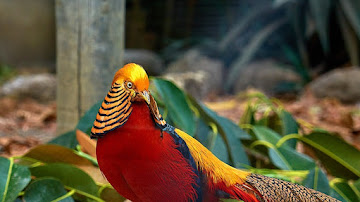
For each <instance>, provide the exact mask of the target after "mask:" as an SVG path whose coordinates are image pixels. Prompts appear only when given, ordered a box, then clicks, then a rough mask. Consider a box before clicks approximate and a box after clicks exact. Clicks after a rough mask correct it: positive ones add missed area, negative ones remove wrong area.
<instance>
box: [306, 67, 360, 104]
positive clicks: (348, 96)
mask: <svg viewBox="0 0 360 202" xmlns="http://www.w3.org/2000/svg"><path fill="white" fill-rule="evenodd" d="M309 87H310V90H311V91H312V92H313V93H314V95H315V96H316V97H319V98H323V97H331V98H336V99H338V100H340V101H342V102H346V103H355V102H359V101H360V69H359V67H354V68H346V69H344V68H341V69H335V70H332V71H330V72H328V73H326V74H323V75H322V76H320V77H319V78H317V79H315V80H314V81H312V82H311V83H310V84H309Z"/></svg>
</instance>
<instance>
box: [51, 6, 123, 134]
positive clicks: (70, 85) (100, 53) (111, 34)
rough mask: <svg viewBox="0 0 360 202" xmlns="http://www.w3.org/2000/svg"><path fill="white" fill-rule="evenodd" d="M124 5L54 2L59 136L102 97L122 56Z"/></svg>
mask: <svg viewBox="0 0 360 202" xmlns="http://www.w3.org/2000/svg"><path fill="white" fill-rule="evenodd" d="M124 13H125V0H56V23H57V24H56V27H57V78H58V83H57V133H58V134H61V133H63V132H66V131H69V130H72V129H74V127H75V126H76V124H77V122H78V121H79V119H80V117H81V116H82V115H83V114H84V112H86V110H88V109H89V108H90V107H91V106H92V105H93V104H94V103H96V102H98V101H100V100H101V99H103V98H104V96H105V95H106V93H107V91H108V90H109V88H110V85H111V80H112V77H113V75H114V73H115V72H116V70H117V69H118V68H119V67H121V66H122V63H123V58H122V56H123V52H124V21H125V15H124Z"/></svg>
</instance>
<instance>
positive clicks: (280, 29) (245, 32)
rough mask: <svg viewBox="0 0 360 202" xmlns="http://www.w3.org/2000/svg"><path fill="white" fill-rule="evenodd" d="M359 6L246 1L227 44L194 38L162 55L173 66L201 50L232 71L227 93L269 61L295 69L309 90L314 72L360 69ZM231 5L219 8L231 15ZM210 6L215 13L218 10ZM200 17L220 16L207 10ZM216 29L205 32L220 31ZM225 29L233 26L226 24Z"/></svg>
mask: <svg viewBox="0 0 360 202" xmlns="http://www.w3.org/2000/svg"><path fill="white" fill-rule="evenodd" d="M359 2H360V1H358V0H272V1H266V0H257V1H250V0H244V1H241V2H240V3H238V4H239V8H238V10H240V12H239V13H241V14H237V13H233V14H231V15H233V16H236V20H233V21H234V22H236V23H234V24H232V25H231V26H229V27H228V30H227V33H226V34H224V36H223V37H222V38H220V39H214V38H205V37H204V38H199V37H197V38H195V37H193V36H190V37H188V38H185V39H182V40H174V41H173V42H170V43H169V44H170V45H169V46H168V47H166V48H164V49H163V50H162V51H161V55H162V56H163V58H164V59H165V60H166V61H169V59H170V58H171V59H175V58H176V57H179V56H182V55H183V53H184V52H185V51H186V50H187V49H189V48H198V49H200V50H201V51H202V53H203V54H204V55H208V56H209V57H211V58H213V57H216V58H217V59H219V60H222V61H223V62H224V64H225V67H228V68H229V69H228V70H227V71H226V72H227V79H226V83H225V85H224V87H225V89H226V90H231V88H232V87H233V85H234V82H235V81H236V79H237V78H238V77H239V73H240V70H241V69H242V68H245V67H246V66H247V64H248V63H250V62H252V61H254V60H259V59H264V58H272V59H273V60H276V61H277V62H278V63H280V64H281V63H283V64H290V65H291V66H292V70H294V71H295V72H297V73H298V74H299V75H300V76H301V78H302V80H303V84H306V83H307V82H309V81H310V80H311V75H312V74H311V73H312V72H311V69H315V71H313V72H319V71H320V72H325V71H327V70H330V69H332V68H336V67H340V66H343V65H349V64H351V65H354V66H359V65H360V59H359V58H360V14H359V13H360V3H359ZM199 4H200V3H199ZM230 4H231V3H228V4H227V2H224V3H223V6H225V7H222V8H219V9H218V10H217V12H221V10H226V9H228V10H229V8H228V7H227V6H229V7H230ZM210 5H211V4H210V3H209V9H212V8H211V6H210ZM199 7H200V6H199ZM194 9H196V6H195V7H194ZM241 9H242V10H241ZM195 12H204V13H207V12H215V11H208V10H206V9H205V8H204V10H196V11H195ZM189 18H192V16H189ZM192 20H195V19H192ZM229 20H231V18H229ZM223 21H226V20H223ZM214 24H215V25H213V24H211V25H207V24H202V26H204V27H208V28H209V29H216V23H214ZM221 24H231V23H230V22H228V21H226V22H223V23H221ZM194 29H195V28H194ZM195 34H196V33H194V35H195ZM204 35H206V33H205V34H204ZM284 66H285V65H284ZM286 66H289V65H286ZM319 66H321V68H322V69H320V68H319ZM293 88H295V86H294V87H293ZM293 90H296V89H293Z"/></svg>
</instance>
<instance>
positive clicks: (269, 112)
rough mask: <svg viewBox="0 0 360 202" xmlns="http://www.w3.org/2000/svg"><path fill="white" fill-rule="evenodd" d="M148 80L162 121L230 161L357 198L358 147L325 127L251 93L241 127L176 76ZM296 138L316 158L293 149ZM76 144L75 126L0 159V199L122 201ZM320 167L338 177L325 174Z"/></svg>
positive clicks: (85, 121)
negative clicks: (305, 129)
mask: <svg viewBox="0 0 360 202" xmlns="http://www.w3.org/2000/svg"><path fill="white" fill-rule="evenodd" d="M152 82H153V85H152V89H151V92H152V94H153V95H154V96H155V98H156V99H157V101H158V104H159V107H160V110H161V112H162V114H163V115H164V117H165V118H166V120H167V121H168V122H170V123H172V124H173V125H174V126H176V127H179V128H180V129H182V130H184V131H186V132H188V133H189V134H190V135H193V136H194V137H195V138H197V139H198V140H199V141H200V142H201V143H202V144H204V145H205V146H206V147H207V148H209V149H210V150H211V151H212V152H213V153H214V154H215V155H216V156H217V157H219V158H220V159H221V160H223V161H225V162H227V163H228V164H231V165H233V166H235V167H238V168H242V169H248V170H250V171H251V172H254V173H260V174H263V175H267V176H271V177H276V178H280V179H284V180H288V181H292V182H297V183H301V184H304V185H305V186H308V187H310V188H313V189H316V190H319V191H322V192H324V193H327V194H329V195H332V196H334V197H336V198H338V199H340V200H344V201H345V200H347V201H356V198H358V197H359V193H360V180H359V176H360V175H359V173H360V165H359V163H358V162H360V152H359V151H358V150H356V149H355V148H354V147H352V146H351V145H349V144H347V143H345V142H344V141H343V140H341V139H339V138H337V137H335V136H334V135H332V134H330V133H328V132H326V131H319V130H315V129H314V130H312V132H311V133H310V134H301V133H300V132H299V124H298V123H297V122H296V120H295V119H294V118H293V117H292V115H291V114H290V113H288V112H287V111H285V110H284V109H283V108H282V107H281V105H279V103H278V102H276V101H274V100H271V99H268V98H267V97H265V96H264V95H262V94H255V95H251V96H250V97H249V104H248V107H247V111H246V113H245V114H244V116H243V117H242V119H241V121H240V126H241V127H239V126H238V125H237V124H235V123H233V122H232V121H230V120H229V119H227V118H225V117H221V116H219V115H217V114H216V113H215V112H214V111H212V110H210V109H209V108H207V107H206V106H205V105H204V104H203V103H201V102H199V101H196V100H195V99H193V98H192V97H190V96H188V95H186V94H185V93H184V92H183V91H182V90H180V89H179V88H178V87H176V86H175V85H174V84H173V83H171V82H169V81H167V80H163V79H157V78H152ZM254 100H255V101H254ZM99 106H100V105H99V103H98V104H96V105H94V106H93V107H92V108H91V109H89V111H88V112H87V113H86V114H85V115H84V116H83V118H82V119H81V120H80V122H79V123H78V125H77V127H76V129H79V130H81V131H83V132H85V133H88V134H89V131H90V128H91V127H92V123H93V121H94V119H95V116H96V113H97V111H98V109H99ZM175 106H176V107H175ZM259 113H260V115H261V116H260V117H259V116H258V114H259ZM324 139H326V140H328V141H323V140H324ZM300 142H302V143H303V144H306V145H308V146H309V149H311V150H312V151H314V152H315V153H316V154H318V156H317V158H316V159H313V158H311V157H309V156H307V155H305V154H302V153H300V152H298V151H297V150H296V146H297V144H299V143H300ZM77 145H78V142H77V139H76V137H75V130H74V131H71V132H69V133H66V134H64V135H62V136H59V137H58V138H56V139H54V140H52V141H51V142H50V143H49V144H45V145H40V146H37V147H35V148H33V149H31V150H30V151H29V152H28V153H27V154H25V155H23V156H19V157H11V158H8V159H6V158H0V176H1V177H0V199H1V201H14V200H15V199H18V200H25V201H60V200H64V201H74V200H75V201H123V200H124V198H123V197H121V196H120V195H119V194H117V192H116V191H115V190H114V189H113V188H112V187H111V186H110V185H109V184H108V183H107V182H106V181H105V179H104V178H103V176H102V175H101V173H100V171H99V169H98V167H97V163H96V159H94V158H92V157H90V156H89V155H86V154H84V153H83V152H82V151H80V150H79V146H77ZM320 168H325V169H326V171H328V172H329V173H330V174H331V176H333V177H335V178H332V180H330V181H329V180H328V176H327V175H326V173H325V171H324V170H322V169H320ZM334 168H336V169H334ZM40 191H41V194H37V193H39V192H40Z"/></svg>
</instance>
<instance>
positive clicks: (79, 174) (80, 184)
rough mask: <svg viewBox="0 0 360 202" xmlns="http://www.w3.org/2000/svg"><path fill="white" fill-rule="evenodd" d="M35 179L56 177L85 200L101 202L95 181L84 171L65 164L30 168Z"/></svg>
mask: <svg viewBox="0 0 360 202" xmlns="http://www.w3.org/2000/svg"><path fill="white" fill-rule="evenodd" d="M30 171H31V174H32V175H33V176H35V177H38V178H40V177H54V178H56V179H59V180H60V181H61V182H62V184H64V185H65V187H66V188H67V189H70V190H74V191H75V192H76V193H77V194H79V195H81V196H82V197H83V198H84V197H87V198H90V199H94V200H98V201H101V199H100V198H98V195H97V190H98V188H97V185H96V184H95V182H94V180H93V179H92V178H91V177H90V176H89V175H88V174H86V173H85V172H84V171H82V170H80V169H79V168H77V167H74V166H72V165H69V164H63V163H51V164H47V165H43V166H38V167H33V168H30Z"/></svg>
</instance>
